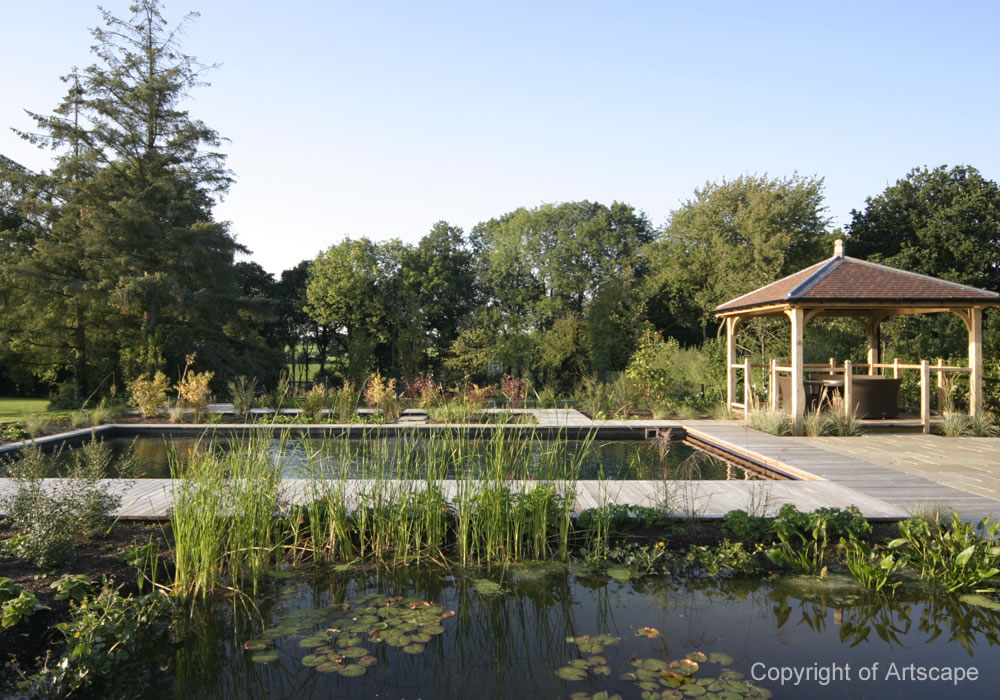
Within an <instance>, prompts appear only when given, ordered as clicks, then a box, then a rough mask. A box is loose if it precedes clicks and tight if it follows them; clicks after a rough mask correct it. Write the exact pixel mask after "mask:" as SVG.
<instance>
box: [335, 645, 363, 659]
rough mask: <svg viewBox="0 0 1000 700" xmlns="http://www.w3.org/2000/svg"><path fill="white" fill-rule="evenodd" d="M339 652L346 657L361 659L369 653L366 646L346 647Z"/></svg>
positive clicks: (338, 651)
mask: <svg viewBox="0 0 1000 700" xmlns="http://www.w3.org/2000/svg"><path fill="white" fill-rule="evenodd" d="M337 653H338V654H340V655H341V656H343V657H344V658H345V659H360V658H361V657H362V656H365V655H366V654H367V653H368V650H367V649H365V648H364V647H347V648H346V649H338V650H337Z"/></svg>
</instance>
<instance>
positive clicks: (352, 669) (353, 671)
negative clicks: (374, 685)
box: [340, 664, 368, 678]
mask: <svg viewBox="0 0 1000 700" xmlns="http://www.w3.org/2000/svg"><path fill="white" fill-rule="evenodd" d="M367 670H368V669H367V668H365V667H364V666H362V665H361V664H348V665H346V666H343V667H342V668H341V669H340V675H342V676H346V677H348V678H354V677H356V676H363V675H365V671H367Z"/></svg>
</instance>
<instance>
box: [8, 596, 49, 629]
mask: <svg viewBox="0 0 1000 700" xmlns="http://www.w3.org/2000/svg"><path fill="white" fill-rule="evenodd" d="M40 607H42V606H41V605H39V603H38V598H36V597H35V594H34V593H32V592H31V591H21V592H20V593H18V595H17V597H16V598H11V599H9V600H6V601H4V603H3V605H0V624H2V625H3V627H4V628H5V629H6V628H7V627H13V626H14V625H16V624H17V623H19V622H21V621H22V620H25V619H27V618H29V617H31V616H32V615H34V614H35V611H36V610H38V609H39V608H40Z"/></svg>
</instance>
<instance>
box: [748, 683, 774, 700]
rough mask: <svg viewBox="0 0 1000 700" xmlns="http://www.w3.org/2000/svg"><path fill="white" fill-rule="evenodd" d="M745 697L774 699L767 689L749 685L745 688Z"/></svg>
mask: <svg viewBox="0 0 1000 700" xmlns="http://www.w3.org/2000/svg"><path fill="white" fill-rule="evenodd" d="M747 697H748V698H765V700H766V699H767V698H772V697H774V693H772V692H771V691H770V690H768V689H767V688H761V687H760V686H756V685H749V686H747Z"/></svg>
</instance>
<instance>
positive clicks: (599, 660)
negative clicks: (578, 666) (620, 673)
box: [587, 656, 608, 666]
mask: <svg viewBox="0 0 1000 700" xmlns="http://www.w3.org/2000/svg"><path fill="white" fill-rule="evenodd" d="M587 663H588V664H590V665H591V666H603V665H604V664H606V663H608V660H607V659H605V658H604V657H603V656H588V657H587Z"/></svg>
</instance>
